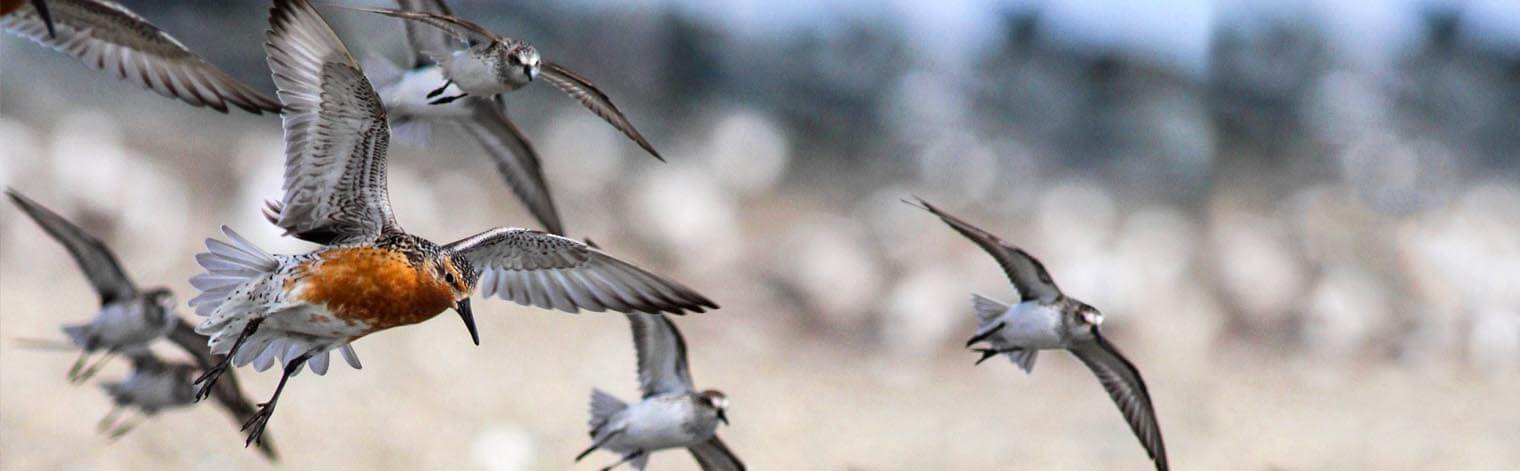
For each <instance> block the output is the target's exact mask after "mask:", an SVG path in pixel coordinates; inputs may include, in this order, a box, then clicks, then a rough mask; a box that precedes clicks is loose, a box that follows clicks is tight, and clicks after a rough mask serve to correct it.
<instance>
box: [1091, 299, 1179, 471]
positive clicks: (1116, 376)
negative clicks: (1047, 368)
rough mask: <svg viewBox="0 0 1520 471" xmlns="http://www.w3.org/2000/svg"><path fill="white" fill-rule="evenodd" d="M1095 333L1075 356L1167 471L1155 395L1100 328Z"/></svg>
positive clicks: (1146, 450) (1155, 459) (1159, 464)
mask: <svg viewBox="0 0 1520 471" xmlns="http://www.w3.org/2000/svg"><path fill="white" fill-rule="evenodd" d="M1092 333H1093V340H1091V341H1088V342H1081V343H1078V344H1076V345H1074V346H1072V348H1071V353H1072V354H1075V355H1076V356H1077V358H1078V359H1081V360H1082V363H1084V364H1086V365H1087V368H1088V369H1091V370H1092V372H1093V374H1095V375H1097V376H1098V382H1100V383H1103V389H1104V390H1106V391H1108V396H1109V397H1111V398H1113V400H1114V404H1115V405H1118V406H1119V412H1120V413H1123V414H1124V420H1125V422H1128V423H1129V428H1130V430H1133V431H1134V432H1135V436H1136V437H1137V438H1139V439H1140V444H1141V445H1143V446H1145V452H1146V453H1147V454H1149V455H1150V457H1151V460H1153V461H1155V462H1156V469H1158V470H1162V471H1165V470H1166V469H1167V466H1168V465H1167V462H1166V444H1165V443H1163V442H1162V440H1161V425H1160V424H1158V423H1157V422H1156V410H1155V408H1153V407H1151V393H1150V391H1147V390H1146V389H1145V380H1143V379H1141V378H1140V370H1138V369H1136V368H1135V365H1134V364H1133V363H1130V362H1129V359H1127V358H1124V355H1123V354H1121V353H1119V349H1117V348H1114V346H1113V344H1110V343H1108V340H1105V339H1104V338H1103V335H1102V334H1101V333H1099V331H1098V329H1097V328H1096V327H1094V328H1093V330H1092Z"/></svg>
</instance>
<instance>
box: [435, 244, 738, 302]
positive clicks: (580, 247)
mask: <svg viewBox="0 0 1520 471" xmlns="http://www.w3.org/2000/svg"><path fill="white" fill-rule="evenodd" d="M444 248H445V250H447V251H449V252H451V253H453V254H455V255H457V256H458V257H461V258H463V259H464V260H465V261H467V262H468V264H469V266H470V267H473V269H474V270H475V271H476V273H478V274H479V275H480V282H479V286H481V288H480V289H481V294H482V295H484V296H492V295H496V296H497V297H500V298H502V299H506V300H510V301H513V302H516V303H518V304H523V305H534V306H538V307H542V308H545V309H558V310H561V311H565V312H571V313H575V312H579V311H580V310H581V309H585V310H588V311H593V312H601V311H605V310H613V311H618V312H624V313H626V312H633V311H640V312H648V313H657V312H669V313H671V314H684V313H685V312H687V311H693V312H703V311H704V310H706V309H717V307H718V305H717V304H714V303H713V302H712V301H710V300H708V299H707V298H706V297H703V296H702V295H701V294H698V293H697V292H696V291H693V290H691V289H690V288H687V287H685V286H683V285H681V284H679V283H676V282H674V281H670V280H666V279H664V278H661V277H659V276H657V275H655V274H653V273H650V272H648V271H645V270H644V269H642V268H639V267H637V266H634V265H632V264H629V263H628V262H624V261H621V260H618V259H616V258H613V257H612V256H610V255H607V254H606V253H603V252H602V251H601V250H598V249H595V248H592V247H589V246H587V245H586V244H583V243H581V242H579V241H576V240H574V239H569V238H565V237H561V236H557V235H553V234H546V233H543V232H539V231H534V230H529V229H519V228H497V229H492V230H489V231H485V232H482V233H480V234H476V235H474V236H471V237H467V238H465V239H461V240H459V241H456V242H453V243H451V244H449V245H447V246H445V247H444Z"/></svg>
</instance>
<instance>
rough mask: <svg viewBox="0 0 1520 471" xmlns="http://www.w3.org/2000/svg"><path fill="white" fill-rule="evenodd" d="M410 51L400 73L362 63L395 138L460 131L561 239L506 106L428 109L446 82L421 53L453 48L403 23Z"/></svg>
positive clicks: (438, 2)
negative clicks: (437, 128)
mask: <svg viewBox="0 0 1520 471" xmlns="http://www.w3.org/2000/svg"><path fill="white" fill-rule="evenodd" d="M397 3H398V4H399V6H400V7H401V9H402V10H405V11H411V12H425V13H434V14H440V15H451V13H450V12H449V7H448V5H447V4H445V3H444V2H443V1H442V0H399V1H398V2H397ZM404 26H405V27H406V39H407V45H408V49H409V50H410V55H409V61H410V62H409V63H408V64H407V67H408V68H407V69H406V70H402V69H401V68H400V67H397V66H396V65H395V64H393V63H391V62H389V61H387V60H384V59H378V58H377V59H373V60H369V61H366V62H365V63H364V68H365V73H366V74H368V75H369V79H370V81H371V82H373V83H374V85H375V87H376V89H377V90H378V92H379V94H380V98H381V101H382V102H384V103H385V108H386V113H387V114H388V115H389V117H390V121H391V125H392V126H393V128H394V130H395V133H396V135H397V136H398V137H400V138H402V139H403V140H407V139H410V140H414V141H419V142H420V141H426V140H427V136H428V135H430V134H431V129H432V126H433V125H434V124H441V125H446V126H452V127H455V128H458V129H460V130H462V131H464V132H465V133H466V134H468V135H469V136H470V138H472V139H474V140H475V142H477V143H478V144H480V147H481V148H482V149H484V150H485V152H486V156H487V157H489V158H490V159H491V161H492V162H493V163H495V164H496V170H497V172H499V173H500V174H501V176H502V178H503V179H505V180H506V182H507V187H508V188H511V190H512V192H513V194H515V195H516V196H517V199H519V200H521V201H522V202H523V204H524V205H526V206H527V207H528V211H529V212H531V213H533V216H534V218H536V219H538V222H539V224H542V225H543V227H544V230H545V231H547V232H549V233H551V234H557V235H565V227H564V223H563V222H561V221H562V219H561V218H560V214H559V210H558V209H557V208H556V207H555V204H554V199H553V198H552V197H551V196H550V192H549V184H548V183H547V181H546V180H545V179H544V171H543V167H542V165H541V164H540V163H539V157H538V152H537V151H536V150H535V149H534V148H533V144H532V143H530V142H529V141H528V137H527V136H526V135H524V134H523V132H522V130H521V129H519V128H518V127H517V125H516V124H515V123H513V122H512V120H511V119H510V118H508V117H507V114H506V102H505V100H503V99H501V97H500V96H497V97H496V99H494V100H493V99H492V98H491V97H489V96H470V97H464V98H462V99H458V100H455V101H452V102H451V103H443V104H437V105H432V104H429V103H428V102H429V101H430V100H429V99H428V98H425V97H424V96H425V95H426V94H427V93H428V91H430V90H433V89H436V88H438V86H439V84H442V83H444V82H446V81H447V79H445V78H444V72H443V69H442V68H440V67H439V66H438V64H437V63H436V62H434V60H433V59H432V56H431V55H430V54H428V53H426V52H425V51H446V50H448V49H450V48H451V47H453V45H452V41H453V39H451V38H450V37H449V36H448V33H446V32H444V31H443V30H440V29H437V28H433V27H431V26H426V25H422V24H420V23H414V22H410V21H407V22H404Z"/></svg>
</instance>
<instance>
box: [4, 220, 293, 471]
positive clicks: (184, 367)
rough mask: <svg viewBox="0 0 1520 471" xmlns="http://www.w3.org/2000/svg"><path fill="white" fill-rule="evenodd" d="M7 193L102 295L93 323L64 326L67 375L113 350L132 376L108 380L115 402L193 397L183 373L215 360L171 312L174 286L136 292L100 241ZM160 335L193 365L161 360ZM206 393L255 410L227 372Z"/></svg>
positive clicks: (146, 409)
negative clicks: (71, 356) (75, 355)
mask: <svg viewBox="0 0 1520 471" xmlns="http://www.w3.org/2000/svg"><path fill="white" fill-rule="evenodd" d="M6 195H7V196H9V197H10V198H11V201H12V202H13V203H15V204H16V206H18V207H20V208H21V210H22V212H24V213H26V214H27V216H30V217H31V218H32V220H34V221H36V222H37V225H39V226H42V229H43V230H44V231H46V232H47V233H48V234H49V235H51V236H52V237H53V238H54V239H56V240H57V241H58V242H59V243H60V244H63V246H64V248H65V249H67V250H68V251H69V254H70V255H72V256H73V258H74V262H75V263H77V264H78V265H79V267H80V270H81V271H83V272H84V273H85V276H86V277H87V278H88V279H89V280H90V284H91V285H93V286H94V287H95V291H96V292H97V293H99V294H100V297H101V309H100V311H99V312H98V313H97V314H96V315H95V318H94V319H93V320H92V321H91V322H88V323H84V324H77V325H69V326H65V327H64V328H63V330H64V333H65V334H67V335H68V337H69V344H68V348H69V349H70V350H72V349H78V350H81V354H80V357H79V360H77V361H75V362H74V366H73V367H71V368H70V369H69V378H70V379H71V380H72V381H74V382H83V381H85V380H87V379H89V378H90V377H91V376H93V375H94V374H95V373H96V372H98V371H99V370H100V368H101V366H102V365H104V364H105V362H106V360H107V359H109V358H110V357H111V356H113V355H117V354H121V355H125V356H127V357H128V358H130V359H131V361H132V368H133V369H132V371H133V372H132V375H131V376H129V377H128V379H127V380H126V381H123V382H119V383H107V384H106V391H107V392H108V393H109V394H110V395H111V396H112V398H113V399H114V400H115V401H116V404H117V405H118V406H119V407H118V409H120V408H121V407H131V408H136V409H138V410H139V411H141V412H142V413H143V415H144V416H152V415H154V414H155V413H157V412H158V411H159V410H162V409H169V408H174V407H180V406H185V405H189V404H191V403H193V402H194V401H193V397H190V395H189V394H188V392H189V391H191V389H190V388H191V387H192V385H191V383H190V379H189V378H187V377H185V374H182V373H185V372H186V371H191V370H207V369H210V368H211V367H212V366H214V365H215V364H216V363H217V362H218V361H219V359H217V358H215V357H213V356H212V355H211V352H210V350H209V349H208V348H207V347H206V342H207V338H206V337H205V336H203V335H200V334H197V333H195V328H194V327H193V326H191V325H190V324H189V323H187V322H185V321H184V320H183V319H181V318H180V317H179V316H178V315H175V313H174V312H175V309H174V308H175V301H174V295H173V293H171V292H170V291H169V290H168V289H166V288H153V289H150V290H147V291H140V290H139V289H138V288H137V287H136V285H135V284H134V283H132V281H131V279H129V278H128V277H127V275H126V271H125V270H123V269H122V268H121V264H120V263H119V262H118V261H117V260H116V256H115V255H114V254H112V253H111V250H110V249H109V248H107V247H106V246H105V243H103V242H101V241H100V240H99V239H96V238H94V237H92V236H90V235H89V234H87V233H85V232H84V230H83V229H80V228H79V226H76V225H74V224H73V223H70V222H69V221H68V220H66V219H64V218H63V217H62V216H59V215H58V214H57V213H54V212H53V211H51V210H49V209H47V208H45V207H43V206H42V205H40V204H38V203H37V202H35V201H32V200H31V199H29V198H27V197H25V196H23V195H21V193H19V192H17V191H15V190H7V191H6ZM159 339H168V340H169V341H170V342H172V343H174V344H175V345H178V346H179V347H180V348H182V349H184V350H185V351H186V352H188V353H190V355H191V357H192V358H194V359H195V364H194V365H188V364H169V363H164V362H162V361H160V360H159V359H158V358H157V357H156V356H154V355H153V353H152V350H151V349H150V348H151V345H152V343H153V342H154V341H156V340H159ZM29 343H33V344H35V345H32V346H40V347H42V348H48V349H52V347H53V346H52V345H49V344H46V343H44V342H29ZM101 350H105V351H106V354H105V355H104V356H102V357H101V358H99V359H97V360H96V361H95V362H94V363H93V364H91V366H89V367H88V368H85V367H84V365H85V364H86V363H87V360H88V358H89V356H90V355H92V354H94V353H95V352H99V351H101ZM181 383H182V384H181ZM212 393H213V394H214V395H215V396H216V400H217V402H218V403H219V404H221V405H222V407H223V408H224V409H227V411H228V412H229V413H231V414H232V415H233V416H234V417H237V418H240V419H244V420H245V419H247V418H248V417H251V416H252V415H253V413H254V408H253V405H252V404H251V403H250V402H249V401H248V400H247V399H246V398H244V397H243V393H242V390H241V389H239V388H238V381H237V378H236V377H234V376H232V375H228V376H227V377H226V378H223V381H221V382H220V383H218V384H217V386H216V388H215V389H214V390H213V391H212ZM118 412H120V411H119V410H113V411H112V413H111V414H108V415H107V419H106V420H102V421H101V428H102V430H104V429H106V428H112V427H110V422H113V421H114V419H115V417H116V415H117V413H118ZM135 425H136V423H132V422H128V423H123V424H119V425H118V426H116V427H114V429H115V432H112V433H111V435H113V436H114V437H120V436H121V435H123V434H126V432H127V431H129V430H131V428H132V426H135ZM260 451H262V452H264V454H265V456H268V457H269V458H270V459H274V458H275V452H274V448H273V447H272V446H269V444H268V443H267V442H266V443H264V444H263V445H262V446H261V447H260Z"/></svg>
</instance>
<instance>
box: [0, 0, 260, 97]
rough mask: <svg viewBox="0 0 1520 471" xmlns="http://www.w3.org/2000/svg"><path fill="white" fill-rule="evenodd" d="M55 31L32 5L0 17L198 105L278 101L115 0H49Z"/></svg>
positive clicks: (0, 23)
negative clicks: (210, 61) (50, 30)
mask: <svg viewBox="0 0 1520 471" xmlns="http://www.w3.org/2000/svg"><path fill="white" fill-rule="evenodd" d="M48 5H49V10H50V11H51V14H52V17H53V24H54V32H55V33H56V34H49V32H48V27H47V23H46V22H45V21H44V20H43V18H42V17H41V16H40V15H39V14H38V11H37V10H36V9H35V8H33V7H31V6H27V7H23V8H22V9H21V10H20V11H17V12H15V13H13V14H10V15H6V16H4V17H3V18H0V29H4V30H6V31H8V32H10V33H12V34H15V35H17V36H21V37H24V38H27V39H30V40H32V41H33V42H36V43H38V44H41V45H43V46H47V47H49V48H52V49H54V50H57V51H59V52H63V53H65V54H68V55H70V56H73V57H74V58H76V59H79V60H81V61H83V62H84V63H85V65H87V66H89V67H90V68H93V69H96V70H101V71H103V72H106V73H107V74H110V75H115V76H116V77H117V78H119V79H122V80H127V81H131V82H133V83H136V84H138V85H140V86H142V87H144V88H148V89H150V90H153V91H154V92H157V93H158V94H160V95H163V96H165V97H169V98H175V99H178V100H180V101H182V102H184V103H187V104H189V105H191V106H196V107H209V108H211V109H214V110H217V111H220V112H223V113H225V112H227V110H228V105H232V106H235V107H238V108H241V109H243V110H245V111H248V112H250V113H254V114H260V113H262V112H279V111H280V104H279V102H276V101H275V100H274V99H272V98H270V97H268V96H266V95H264V94H262V93H259V92H257V91H255V90H253V89H252V88H250V87H248V86H247V85H244V84H243V83H241V82H238V81H237V80H236V79H234V78H232V77H231V76H229V75H227V73H226V72H223V71H222V70H221V69H219V68H217V67H216V66H214V65H211V64H209V63H207V62H206V61H205V60H203V59H201V58H200V57H199V56H196V55H195V54H194V53H192V52H190V50H189V49H186V48H185V46H184V45H183V44H180V42H179V41H178V40H175V39H174V38H173V37H172V36H169V34H168V33H165V32H163V31H162V30H160V29H158V27H156V26H153V24H152V23H149V22H148V21H147V20H145V19H143V18H142V17H140V16H138V15H137V14H136V13H133V12H132V11H131V10H128V9H126V7H123V6H121V5H119V4H117V3H115V2H111V1H107V0H49V1H48Z"/></svg>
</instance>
